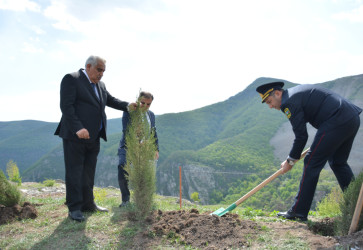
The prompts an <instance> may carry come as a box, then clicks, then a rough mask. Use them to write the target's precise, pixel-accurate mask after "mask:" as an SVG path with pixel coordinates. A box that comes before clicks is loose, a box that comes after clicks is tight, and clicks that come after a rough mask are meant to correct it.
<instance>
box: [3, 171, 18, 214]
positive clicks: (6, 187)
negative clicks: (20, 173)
mask: <svg viewBox="0 0 363 250" xmlns="http://www.w3.org/2000/svg"><path fill="white" fill-rule="evenodd" d="M20 199H21V193H20V191H19V190H18V188H17V186H15V185H13V184H11V183H10V182H9V181H8V180H7V179H6V176H5V174H4V172H3V171H2V170H0V204H2V205H4V206H6V207H11V206H14V205H15V204H19V202H20Z"/></svg>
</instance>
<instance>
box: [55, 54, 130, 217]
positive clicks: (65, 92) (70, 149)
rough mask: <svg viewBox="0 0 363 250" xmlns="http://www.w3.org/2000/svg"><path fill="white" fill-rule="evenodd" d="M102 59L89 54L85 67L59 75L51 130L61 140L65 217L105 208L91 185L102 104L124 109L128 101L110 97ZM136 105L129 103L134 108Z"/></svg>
mask: <svg viewBox="0 0 363 250" xmlns="http://www.w3.org/2000/svg"><path fill="white" fill-rule="evenodd" d="M105 69H106V61H105V60H104V59H102V58H101V57H98V56H90V57H89V58H88V59H87V61H86V68H85V69H80V70H79V71H77V72H74V73H71V74H67V75H65V76H64V77H63V79H62V82H61V89H60V108H61V111H62V118H61V121H60V123H59V125H58V127H57V129H56V131H55V135H59V136H60V137H61V138H62V139H63V151H64V163H65V182H66V204H67V206H68V210H69V217H70V218H71V219H73V220H76V221H84V220H85V217H84V216H83V214H82V212H95V211H102V212H107V211H108V210H107V209H105V208H102V207H99V206H97V205H96V204H95V202H94V196H93V186H94V177H95V170H96V163H97V156H98V153H99V151H100V137H101V138H102V139H104V140H105V141H107V137H106V129H107V117H106V113H105V106H109V107H112V108H114V109H118V110H123V111H127V110H128V108H129V103H128V102H124V101H121V100H119V99H117V98H115V97H113V96H112V95H111V94H110V93H109V92H108V91H107V90H106V86H105V84H104V83H103V82H102V81H101V78H102V76H103V73H104V71H105ZM135 105H136V104H135V103H132V104H130V107H134V106H135Z"/></svg>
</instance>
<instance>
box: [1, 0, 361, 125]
mask: <svg viewBox="0 0 363 250" xmlns="http://www.w3.org/2000/svg"><path fill="white" fill-rule="evenodd" d="M362 31H363V0H273V1H272V0H104V1H96V0H77V1H74V0H0V56H1V62H0V76H1V80H0V84H1V91H0V121H18V120H28V119H31V120H40V121H47V122H57V121H59V120H60V118H61V111H60V108H59V100H60V96H59V91H60V82H61V80H62V78H63V77H64V75H65V74H67V73H71V72H75V71H78V70H79V69H80V68H84V67H85V61H86V59H87V58H88V57H89V56H90V55H98V56H101V57H103V58H105V59H106V61H107V62H106V71H105V73H104V76H103V78H102V80H103V81H104V82H105V84H106V87H107V90H108V91H109V92H110V93H111V95H113V96H115V97H117V98H119V99H121V100H123V101H129V102H134V101H136V98H137V95H138V93H139V91H140V90H144V91H150V92H151V93H153V94H154V97H155V99H154V102H153V104H152V106H151V108H150V109H151V110H152V111H154V113H155V114H157V115H161V114H165V113H178V112H184V111H189V110H194V109H198V108H201V107H204V106H207V105H210V104H214V103H218V102H221V101H224V100H226V99H228V98H229V97H231V96H234V95H236V94H238V93H239V92H241V91H243V90H244V89H245V88H246V87H247V86H248V85H250V84H251V83H252V82H253V81H254V80H256V79H257V78H259V77H273V78H279V79H285V80H287V81H291V82H294V83H299V84H304V83H306V84H313V83H321V82H326V81H330V80H334V79H337V78H341V77H345V76H351V75H359V74H363V67H362V62H363V32H362ZM256 94H257V93H256ZM106 113H107V116H108V118H109V119H111V118H119V117H121V116H122V112H121V111H117V110H113V109H111V108H107V109H106Z"/></svg>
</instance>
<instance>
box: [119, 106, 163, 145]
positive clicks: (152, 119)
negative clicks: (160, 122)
mask: <svg viewBox="0 0 363 250" xmlns="http://www.w3.org/2000/svg"><path fill="white" fill-rule="evenodd" d="M147 115H148V116H149V118H150V124H151V129H152V130H153V131H154V137H155V144H156V147H157V150H158V151H159V143H158V134H157V133H156V127H155V115H154V113H153V112H152V111H150V110H148V111H147ZM129 121H130V114H129V113H128V112H124V114H123V116H122V138H121V141H120V147H119V150H120V149H124V148H125V136H126V129H127V125H128V124H129Z"/></svg>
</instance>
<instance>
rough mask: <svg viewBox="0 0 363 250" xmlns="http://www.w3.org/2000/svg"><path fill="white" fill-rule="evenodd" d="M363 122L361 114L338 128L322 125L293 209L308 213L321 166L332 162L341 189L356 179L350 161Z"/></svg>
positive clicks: (312, 147)
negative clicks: (351, 151) (360, 117)
mask: <svg viewBox="0 0 363 250" xmlns="http://www.w3.org/2000/svg"><path fill="white" fill-rule="evenodd" d="M359 126H360V119H359V116H358V115H357V116H355V117H354V118H353V119H351V120H350V121H348V122H346V123H344V124H342V125H341V126H338V127H336V128H329V127H328V125H323V126H321V127H320V128H319V129H318V131H317V132H316V135H315V138H314V141H313V143H312V145H311V147H310V151H309V152H308V154H307V155H306V157H305V159H304V171H303V174H302V177H301V181H300V186H299V191H298V193H297V195H296V197H295V201H294V204H293V205H292V207H291V209H290V210H291V211H293V212H295V213H298V214H300V215H302V216H307V215H308V213H309V210H310V207H311V204H312V201H313V198H314V194H315V189H316V186H317V183H318V180H319V175H320V172H321V170H322V169H323V168H324V165H325V164H326V162H329V165H330V167H331V169H332V170H333V173H334V175H335V176H336V178H337V180H338V183H339V185H340V187H341V189H342V190H344V189H345V188H346V187H348V185H349V183H350V182H351V181H352V180H353V179H354V175H353V172H352V169H351V168H350V166H349V165H348V163H347V160H348V157H349V154H350V150H351V149H352V145H353V141H354V138H355V136H356V134H357V132H358V129H359Z"/></svg>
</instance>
